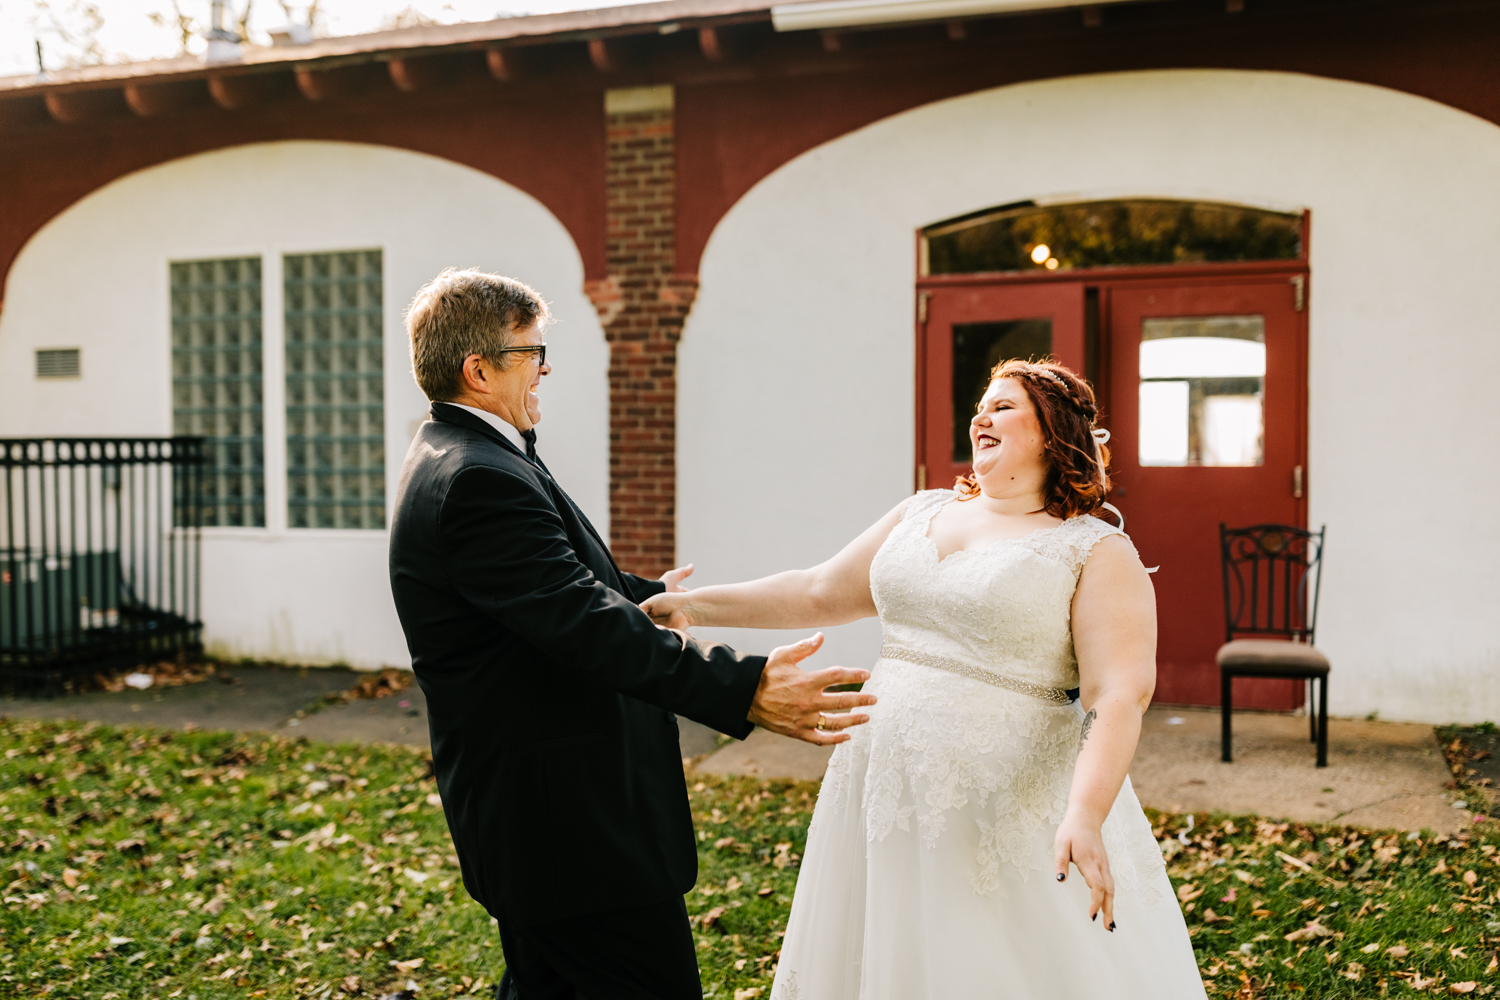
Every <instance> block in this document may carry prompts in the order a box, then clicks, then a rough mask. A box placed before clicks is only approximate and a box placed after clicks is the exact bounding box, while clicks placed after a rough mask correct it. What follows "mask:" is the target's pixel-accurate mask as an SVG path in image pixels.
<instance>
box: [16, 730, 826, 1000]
mask: <svg viewBox="0 0 1500 1000" xmlns="http://www.w3.org/2000/svg"><path fill="white" fill-rule="evenodd" d="M0 754H3V757H0V866H3V867H4V868H5V872H4V875H5V883H6V884H5V887H4V890H3V903H0V996H22V997H37V996H55V997H69V998H72V997H90V998H95V1000H102V998H105V997H110V996H111V995H113V996H114V997H119V998H122V1000H124V998H129V1000H135V998H138V997H172V996H178V997H182V998H184V1000H185V998H188V997H196V998H198V1000H209V998H219V997H268V998H277V997H308V996H317V997H347V996H378V995H380V994H382V993H386V992H392V991H395V990H397V989H401V988H403V987H404V986H405V985H406V984H407V983H408V982H409V981H414V982H416V983H417V984H418V985H419V986H420V987H421V991H420V993H419V996H421V997H423V998H430V997H446V996H452V995H458V994H469V995H489V996H492V995H493V990H494V983H495V982H496V980H498V978H499V974H500V972H501V970H502V969H503V967H504V962H503V958H502V956H501V952H500V946H499V939H498V936H497V935H496V934H495V931H494V926H493V922H492V921H491V919H490V917H489V915H488V914H486V913H485V912H484V910H483V909H481V908H480V907H479V906H478V904H476V903H474V902H473V901H472V900H471V899H469V897H468V894H467V893H466V892H465V891H464V889H463V884H462V881H461V879H460V877H459V872H458V867H457V865H458V862H457V859H456V858H455V857H454V855H453V848H452V844H451V843H450V842H449V840H448V831H447V825H446V824H445V822H444V820H443V815H442V810H441V809H440V808H439V806H438V805H437V804H436V803H437V799H436V788H435V784H434V782H433V780H432V779H431V777H430V776H429V765H428V762H427V760H426V758H425V756H424V755H423V754H422V753H420V752H417V751H413V750H409V749H405V748H401V747H393V746H362V747H356V746H341V747H332V746H328V745H324V744H315V743H309V742H307V741H305V740H288V739H283V738H279V737H269V736H234V735H232V734H227V733H178V732H166V731H161V730H148V729H128V728H125V729H116V728H111V727H108V726H94V725H77V724H70V723H53V722H20V721H0ZM774 788H775V790H774V791H770V792H767V791H765V790H763V788H762V783H760V782H758V781H743V780H725V781H714V782H712V784H711V785H705V786H704V788H703V789H702V790H699V791H696V792H694V793H693V806H694V808H695V810H700V811H701V812H702V813H703V814H704V817H705V822H704V823H703V824H702V826H701V827H700V829H702V830H703V831H705V836H706V837H708V838H709V839H707V840H705V841H704V842H703V845H702V848H703V865H702V875H701V878H700V881H699V889H698V890H695V891H694V893H693V894H692V895H691V896H690V897H689V898H690V902H689V908H690V910H691V911H692V913H693V914H694V916H695V932H696V933H697V935H698V940H699V942H700V950H699V955H700V961H701V963H702V966H703V970H704V978H705V982H706V983H708V984H714V983H718V984H721V985H720V987H719V990H718V992H717V993H716V995H717V996H720V997H729V996H732V995H733V993H734V992H735V990H736V989H740V990H748V989H753V988H754V987H755V986H756V985H759V986H761V987H763V988H765V987H769V985H770V978H769V973H770V968H771V962H770V960H769V959H768V958H767V956H770V955H774V953H775V950H776V947H777V942H778V941H779V937H778V935H777V931H778V930H780V929H784V928H785V926H786V913H787V910H788V906H789V902H790V899H791V892H792V887H793V885H794V884H795V880H796V867H795V855H796V854H797V853H798V852H800V850H801V845H802V832H803V831H805V830H806V828H807V817H808V814H809V812H810V810H811V805H812V797H813V794H814V793H815V791H816V786H813V785H802V786H788V785H776V786H774ZM788 791H789V792H790V793H791V800H790V802H791V806H792V807H793V811H792V812H791V813H783V812H781V811H780V809H781V808H782V807H783V806H784V805H785V804H786V803H785V802H783V801H782V798H783V797H784V793H786V792H788ZM752 800H753V802H754V805H753V806H752V805H746V803H747V802H750V801H752ZM715 810H718V811H719V815H720V816H723V817H725V818H726V819H725V822H723V823H718V822H715V821H714V817H715V812H714V811H715ZM723 831H732V832H730V833H726V832H723ZM731 835H732V836H734V837H735V838H736V839H735V841H734V842H733V843H732V844H730V843H721V844H719V846H717V847H716V846H715V843H717V842H718V841H719V840H720V839H721V838H722V837H726V836H731ZM782 844H788V845H791V846H787V847H781V846H780V845H782ZM736 873H738V875H739V878H740V880H742V881H746V882H747V886H746V887H745V888H738V887H733V878H734V876H735V875H736ZM752 873H753V874H752ZM747 876H749V878H747ZM710 886H712V887H714V889H715V892H714V893H713V894H712V895H706V894H705V893H704V892H703V891H702V890H704V889H707V888H709V887H710ZM762 886H769V887H770V889H771V892H769V893H768V894H766V895H764V896H762V895H758V894H757V891H758V890H759V889H760V888H761V887H762ZM719 907H722V909H720V910H719V913H717V914H715V913H714V912H713V911H714V910H715V909H716V908H719ZM741 958H744V959H746V961H745V962H744V963H742V964H741V967H740V968H739V969H736V968H735V965H736V963H739V962H740V959H741ZM758 960H759V961H758ZM398 963H399V964H398ZM766 992H769V990H768V989H767V990H766Z"/></svg>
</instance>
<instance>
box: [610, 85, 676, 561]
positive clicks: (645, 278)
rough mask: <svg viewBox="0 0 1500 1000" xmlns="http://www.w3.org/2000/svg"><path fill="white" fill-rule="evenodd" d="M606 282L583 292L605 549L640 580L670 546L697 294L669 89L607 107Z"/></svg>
mask: <svg viewBox="0 0 1500 1000" xmlns="http://www.w3.org/2000/svg"><path fill="white" fill-rule="evenodd" d="M605 122H606V128H607V129H608V135H607V148H606V157H607V159H606V174H605V183H606V202H605V205H606V208H605V211H606V223H607V230H606V243H605V254H606V273H607V275H608V276H607V277H606V278H605V279H604V280H602V281H591V282H589V283H588V288H587V291H588V294H589V297H590V299H592V300H593V302H594V306H595V308H597V309H598V310H599V319H600V321H601V322H602V323H603V324H604V336H605V339H606V340H608V341H609V348H610V350H609V524H610V527H609V536H610V537H609V543H610V548H611V549H612V550H613V551H614V555H615V558H616V559H617V560H618V561H619V563H620V565H621V566H622V567H624V568H625V569H627V570H630V571H631V572H633V573H639V574H641V575H642V576H647V577H656V576H660V575H661V573H662V572H663V571H665V570H668V569H671V568H672V565H673V560H674V557H675V556H676V548H677V537H676V535H677V532H676V519H677V504H676V501H677V463H676V449H677V342H678V340H679V339H680V338H681V336H682V324H683V320H684V319H685V318H686V317H687V314H688V310H689V309H691V308H692V305H693V299H694V297H695V296H696V295H697V291H698V280H697V277H696V276H695V275H680V274H676V273H675V267H676V263H677V220H676V212H675V206H676V196H677V181H676V149H675V146H674V142H673V114H672V89H671V88H670V87H643V88H638V89H631V90H616V91H610V92H609V93H608V94H607V95H606V99H605Z"/></svg>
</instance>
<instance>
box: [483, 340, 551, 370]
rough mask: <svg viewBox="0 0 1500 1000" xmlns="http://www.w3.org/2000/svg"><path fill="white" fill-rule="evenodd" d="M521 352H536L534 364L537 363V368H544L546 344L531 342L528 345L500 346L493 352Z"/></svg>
mask: <svg viewBox="0 0 1500 1000" xmlns="http://www.w3.org/2000/svg"><path fill="white" fill-rule="evenodd" d="M523 352H535V353H536V364H537V367H538V368H545V367H546V365H547V345H546V344H533V345H531V346H530V347H502V348H500V350H498V351H496V352H495V353H496V354H521V353H523Z"/></svg>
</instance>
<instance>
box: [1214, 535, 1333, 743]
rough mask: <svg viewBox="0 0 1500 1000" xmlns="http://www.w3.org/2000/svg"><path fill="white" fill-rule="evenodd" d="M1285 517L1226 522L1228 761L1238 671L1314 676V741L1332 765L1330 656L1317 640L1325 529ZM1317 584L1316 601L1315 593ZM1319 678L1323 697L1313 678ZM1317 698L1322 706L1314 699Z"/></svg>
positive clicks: (1222, 541) (1223, 652) (1223, 657)
mask: <svg viewBox="0 0 1500 1000" xmlns="http://www.w3.org/2000/svg"><path fill="white" fill-rule="evenodd" d="M1325 531H1327V526H1326V525H1325V526H1324V527H1322V528H1319V529H1318V530H1317V531H1316V532H1312V531H1304V530H1302V529H1301V528H1293V527H1289V526H1287V525H1284V524H1258V525H1255V526H1254V527H1250V528H1228V527H1225V526H1224V525H1223V524H1220V525H1219V553H1220V559H1221V562H1222V565H1223V569H1224V638H1225V643H1224V645H1223V646H1220V647H1219V652H1218V655H1217V657H1216V659H1217V660H1218V663H1219V687H1220V698H1219V711H1220V713H1221V716H1222V719H1221V722H1222V725H1223V737H1222V738H1223V760H1224V761H1225V762H1226V763H1228V762H1231V761H1233V759H1234V757H1233V754H1232V752H1231V743H1232V740H1233V735H1232V732H1231V729H1230V717H1231V715H1232V713H1233V712H1234V679H1235V678H1236V677H1287V678H1299V679H1303V680H1306V681H1307V699H1308V700H1307V717H1308V722H1309V726H1310V728H1311V741H1312V742H1314V743H1316V744H1317V745H1318V767H1327V766H1328V670H1329V664H1328V658H1327V657H1326V656H1324V655H1323V654H1322V653H1321V652H1320V651H1318V650H1317V649H1315V648H1314V647H1313V635H1314V629H1315V626H1316V624H1317V617H1318V589H1319V586H1320V584H1321V582H1322V577H1323V573H1322V567H1323V534H1324V532H1325ZM1309 591H1311V600H1309V599H1308V598H1309ZM1314 681H1316V682H1317V687H1318V692H1317V699H1316V702H1315V701H1314V698H1313V682H1314ZM1315 704H1316V711H1314V705H1315Z"/></svg>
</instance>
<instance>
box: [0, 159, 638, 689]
mask: <svg viewBox="0 0 1500 1000" xmlns="http://www.w3.org/2000/svg"><path fill="white" fill-rule="evenodd" d="M377 247H378V248H380V249H381V250H382V251H383V254H384V258H383V259H384V270H385V274H384V290H385V303H384V306H385V328H384V333H385V371H386V380H385V422H386V441H387V446H386V464H387V467H386V505H387V516H389V508H390V504H391V502H392V501H393V500H394V497H395V490H396V483H397V478H398V475H399V472H400V467H401V462H402V459H403V458H404V456H405V454H406V450H407V446H408V444H409V442H410V440H411V436H412V433H413V431H414V429H415V426H416V424H417V423H418V422H420V421H421V420H422V419H423V416H424V414H425V413H426V409H427V404H426V400H425V398H424V397H423V396H422V394H421V392H420V391H419V390H418V389H417V387H416V384H415V383H414V382H413V381H412V378H411V365H410V361H409V357H408V352H407V340H406V334H405V330H404V328H403V325H402V316H403V314H404V311H405V308H406V304H407V303H408V302H409V301H410V300H411V297H412V295H413V294H414V293H415V292H416V290H417V289H418V288H419V287H420V286H421V285H422V284H423V283H425V282H426V281H427V280H429V279H430V278H432V277H433V276H434V275H435V274H437V272H438V271H440V270H441V269H442V268H444V267H446V266H449V265H453V266H459V267H466V266H474V267H480V268H483V269H485V270H489V271H497V272H499V273H501V274H506V275H511V276H514V277H516V278H519V279H521V280H522V281H525V282H527V283H529V284H531V285H532V286H533V287H535V288H537V289H538V290H539V291H540V292H541V293H542V294H543V295H544V296H546V297H547V299H548V301H549V302H550V303H551V304H552V306H553V309H554V311H555V313H556V315H557V322H556V324H555V325H554V326H553V328H552V330H551V332H550V333H549V335H548V341H549V344H550V345H551V350H550V351H549V354H548V358H549V360H551V361H552V362H553V365H554V372H553V374H552V375H550V376H549V377H548V378H547V379H546V380H544V382H543V383H542V399H543V407H544V420H543V423H542V425H541V426H540V428H539V434H540V441H539V443H540V446H541V447H542V449H543V453H544V454H545V455H546V457H547V462H548V465H549V466H550V467H551V468H552V469H553V471H554V472H555V473H556V474H557V476H558V478H559V480H560V481H562V482H563V483H565V484H567V487H568V489H569V491H570V493H571V494H572V495H573V497H574V498H575V499H576V500H577V501H578V503H579V505H580V506H582V507H583V509H584V510H585V511H587V513H588V515H589V517H590V518H592V519H593V521H594V522H595V524H596V525H598V526H599V528H600V530H601V531H603V532H607V531H608V519H609V503H608V497H609V480H608V477H609V431H608V419H609V406H608V383H607V376H606V372H607V368H608V349H607V346H606V344H605V342H604V336H603V331H602V330H601V329H600V327H599V322H598V318H597V316H596V314H595V312H594V309H593V307H592V306H591V305H590V303H589V301H588V299H587V298H586V297H585V296H584V295H583V291H582V289H583V264H582V261H581V259H580V258H579V256H578V252H577V250H576V248H575V247H574V244H573V241H572V238H571V237H570V236H569V234H568V233H567V231H566V230H565V229H564V228H563V226H562V224H561V223H560V222H558V221H557V219H556V218H555V217H554V216H553V215H552V214H551V213H550V212H549V211H548V210H547V209H546V208H544V207H543V206H542V205H541V204H540V203H539V202H537V201H536V200H535V199H534V198H532V197H531V196H530V195H527V194H525V193H523V192H521V191H519V190H517V189H516V188H514V187H512V186H510V185H508V184H505V183H503V182H501V181H499V180H497V179H495V178H494V177H491V176H489V175H486V174H482V173H480V172H478V171H475V170H471V169H469V168H467V167H463V166H459V165H457V164H454V163H451V162H448V161H445V160H441V159H437V158H434V157H431V156H425V155H422V154H418V153H411V152H406V151H402V150H396V149H389V148H385V147H380V146H367V145H357V144H351V143H332V142H277V143H264V144H256V145H250V146H241V147H235V148H231V149H225V150H219V151H216V152H212V153H205V154H202V155H198V156H193V157H188V158H185V159H181V160H176V161H173V162H170V163H166V164H163V165H161V166H157V167H153V168H151V169H148V170H143V171H140V172H139V173H136V174H132V175H130V176H128V177H125V178H122V179H120V180H118V181H116V182H114V183H112V184H110V185H108V186H107V187H104V188H102V189H100V190H98V191H96V192H94V193H92V194H90V195H89V196H88V197H87V198H84V199H83V200H81V201H80V202H78V203H77V204H76V205H74V206H72V207H71V208H69V209H68V210H67V211H66V212H64V213H62V214H61V215H59V216H58V217H57V218H56V219H54V220H52V221H51V222H50V223H49V224H48V225H47V226H46V227H45V228H44V229H42V230H41V231H40V232H39V233H37V235H36V236H35V237H34V238H33V239H32V240H31V241H30V242H29V243H28V244H27V245H26V247H25V248H24V249H23V250H22V252H21V254H20V256H19V257H18V258H17V259H16V262H15V265H14V267H13V268H12V269H11V272H10V275H9V278H8V280H7V282H6V288H5V297H4V311H3V312H0V437H3V436H39V435H49V434H85V435H113V434H123V435H166V434H170V433H171V432H172V399H171V327H170V303H169V299H168V264H169V262H170V261H174V260H195V259H201V258H210V257H238V256H253V255H258V256H260V257H261V258H262V259H263V265H262V266H263V270H262V282H263V296H264V301H263V310H264V343H265V355H266V366H265V403H266V415H265V430H266V464H267V469H266V487H267V494H268V497H267V499H268V504H267V507H268V510H267V522H268V525H267V528H266V529H264V530H260V529H208V530H206V531H205V533H204V534H205V541H204V548H203V611H204V622H205V626H206V634H205V639H206V641H207V642H208V643H209V644H210V645H211V647H212V648H214V649H216V650H218V651H220V652H223V653H228V654H232V655H244V656H256V657H270V658H277V659H286V660H291V661H297V662H328V661H344V662H347V663H350V664H353V665H356V666H369V667H374V666H381V665H406V664H408V663H409V662H410V659H409V657H408V655H407V651H406V643H405V640H404V639H403V637H402V634H401V628H400V624H399V622H398V621H397V619H396V612H395V607H394V605H393V604H392V601H391V596H390V586H389V583H388V578H387V573H386V541H387V539H386V533H385V532H384V531H315V530H288V529H287V528H286V512H285V497H286V450H285V445H284V436H283V435H284V433H285V420H284V410H283V406H284V398H285V394H284V392H283V384H282V382H281V379H282V377H283V374H284V373H283V366H282V354H281V351H282V344H283V340H282V319H281V308H282V307H281V301H282V295H281V255H282V254H285V253H308V252H318V251H330V250H356V249H370V248H377ZM39 347H80V348H82V351H83V356H82V357H83V377H82V379H80V380H78V381H68V382H39V381H37V380H35V379H34V378H33V377H32V372H33V366H32V352H33V351H34V350H35V349H36V348H39Z"/></svg>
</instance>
